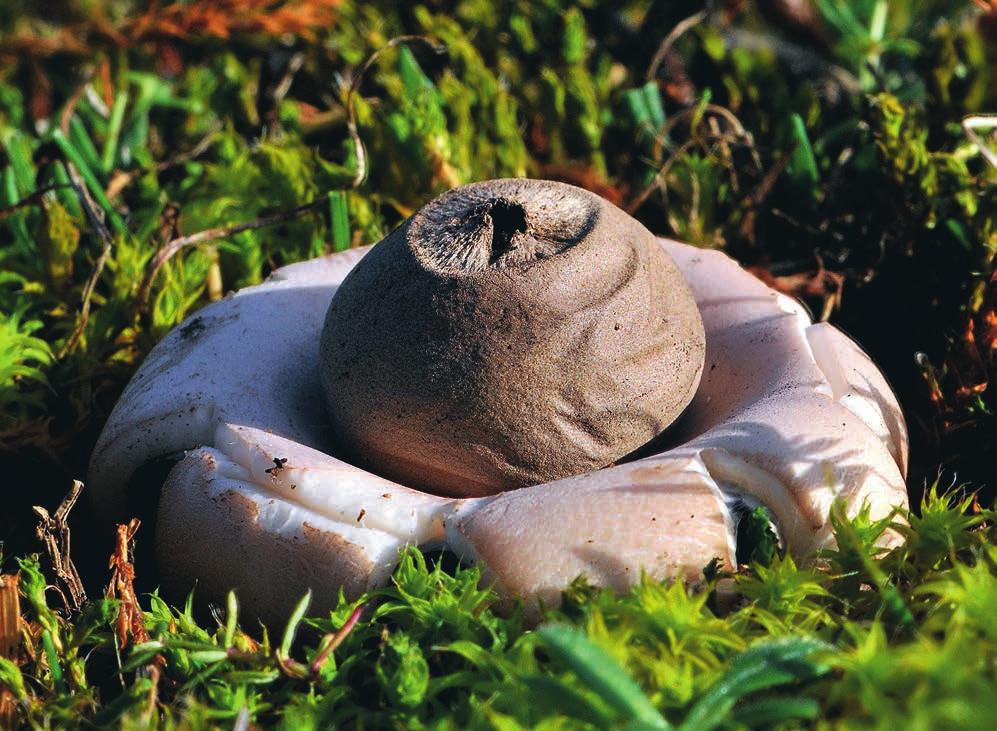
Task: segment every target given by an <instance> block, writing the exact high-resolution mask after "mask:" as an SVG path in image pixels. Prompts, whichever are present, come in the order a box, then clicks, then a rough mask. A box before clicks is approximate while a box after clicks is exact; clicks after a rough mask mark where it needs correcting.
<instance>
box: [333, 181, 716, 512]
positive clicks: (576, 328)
mask: <svg viewBox="0 0 997 731" xmlns="http://www.w3.org/2000/svg"><path fill="white" fill-rule="evenodd" d="M704 349H705V339H704V332H703V324H702V319H701V317H700V315H699V311H698V309H697V307H696V303H695V301H694V299H693V296H692V293H691V292H690V290H689V287H688V285H687V284H686V282H685V280H684V278H683V276H682V274H681V272H680V271H679V270H678V268H677V267H676V266H675V263H674V262H673V261H672V259H671V257H670V256H669V255H668V254H667V253H666V252H665V250H664V249H662V247H661V246H660V245H659V244H658V243H657V241H656V240H655V238H654V236H653V235H652V234H651V233H650V232H649V231H647V229H645V228H644V227H643V226H642V225H640V224H639V223H638V222H637V221H635V220H634V219H633V218H631V217H630V216H628V215H626V214H625V213H624V212H623V211H621V210H619V209H618V208H616V207H615V206H613V205H612V204H610V203H608V202H606V201H604V200H603V199H601V198H599V197H597V196H595V195H593V194H592V193H589V192H588V191H585V190H582V189H580V188H575V187H573V186H570V185H565V184H563V183H554V182H550V181H538V180H525V179H515V180H497V181H488V182H485V183H476V184H473V185H467V186H463V187H461V188H457V189H454V190H452V191H450V192H448V193H446V194H444V195H442V196H440V197H439V198H437V199H436V200H434V201H432V202H431V203H429V204H428V205H427V206H425V207H424V208H422V209H421V210H420V211H419V212H417V213H416V214H415V215H414V216H413V217H412V218H410V219H409V220H408V221H406V222H405V223H404V224H403V225H402V226H401V227H399V228H398V229H397V230H396V231H395V232H393V233H392V234H391V235H389V236H388V237H387V238H386V239H384V240H383V241H382V242H381V243H380V244H378V245H377V246H375V247H374V248H373V249H372V251H371V252H370V254H368V255H367V256H366V257H364V259H363V260H362V262H361V263H360V264H359V265H358V266H357V267H356V268H355V269H354V270H353V271H352V272H351V273H350V274H349V275H348V276H347V277H346V279H345V280H344V281H343V284H342V286H341V287H340V288H339V291H338V292H337V294H336V296H335V297H334V299H333V301H332V303H331V305H330V307H329V310H328V314H327V316H326V319H325V326H324V329H323V331H322V340H321V356H320V357H321V367H322V382H323V386H324V389H325V394H326V402H327V404H328V408H329V415H330V417H331V421H332V427H333V430H334V433H335V434H336V436H337V438H338V440H339V442H340V444H341V445H342V446H343V447H344V448H345V454H347V456H348V457H349V458H350V460H351V461H353V462H354V463H356V464H359V465H361V466H363V467H365V468H367V469H369V470H371V471H373V472H376V473H378V474H381V475H384V476H385V477H388V478H390V479H392V480H395V481H398V482H400V483H402V484H406V485H409V486H413V487H418V488H420V489H425V490H429V491H432V492H436V493H438V494H448V495H457V496H474V495H487V494H492V493H496V492H500V491H503V490H510V489H515V488H519V487H525V486H528V485H535V484H540V483H544V482H549V481H551V480H556V479H560V478H564V477H568V476H571V475H576V474H582V473H586V472H590V471H592V470H597V469H599V468H602V467H605V466H606V465H608V464H611V463H613V462H615V461H617V460H619V459H620V458H622V457H624V456H626V455H627V454H629V453H630V452H632V451H634V450H635V449H637V448H638V447H641V446H642V445H644V444H646V443H647V442H648V441H650V440H651V439H653V438H654V437H655V436H657V435H658V434H660V433H661V432H662V431H663V430H664V429H665V428H666V427H668V426H669V424H671V423H672V422H673V421H675V419H676V418H677V417H678V416H679V415H680V414H681V413H682V411H683V409H685V407H686V406H687V405H688V404H689V402H690V401H691V400H692V397H693V395H694V394H695V391H696V386H697V384H698V383H699V379H700V376H701V373H702V368H703V359H704Z"/></svg>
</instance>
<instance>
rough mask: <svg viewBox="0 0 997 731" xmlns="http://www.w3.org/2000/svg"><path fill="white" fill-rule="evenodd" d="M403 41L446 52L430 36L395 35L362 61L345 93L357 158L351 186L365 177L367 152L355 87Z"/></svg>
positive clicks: (350, 130)
mask: <svg viewBox="0 0 997 731" xmlns="http://www.w3.org/2000/svg"><path fill="white" fill-rule="evenodd" d="M404 43H424V44H426V45H427V46H429V47H430V48H431V49H433V52H434V53H446V50H447V47H446V46H444V45H443V44H441V43H437V42H436V41H434V40H433V39H432V38H427V37H426V36H396V37H395V38H392V39H391V40H390V41H388V42H387V43H386V44H385V45H384V46H382V47H381V48H379V49H377V50H376V51H374V52H373V53H372V54H370V56H368V57H367V60H366V61H364V62H363V64H362V65H361V66H360V69H359V71H357V73H356V74H355V75H354V77H353V80H352V81H351V82H350V90H349V91H348V92H347V93H346V127H347V130H349V133H350V139H351V140H353V151H354V153H355V155H356V158H357V169H356V172H354V174H353V182H352V186H351V187H353V188H359V187H360V186H361V185H362V184H363V181H364V180H365V179H366V178H367V153H366V151H365V150H364V146H363V140H362V139H361V138H360V132H359V131H358V130H357V115H356V110H355V109H354V108H353V95H354V94H356V92H357V89H359V88H360V82H361V81H363V77H364V74H366V73H367V71H368V69H370V67H371V66H373V65H374V62H375V61H376V60H377V59H378V58H379V57H380V55H381V54H382V53H384V52H385V51H387V50H388V49H391V48H395V47H397V46H400V45H402V44H404Z"/></svg>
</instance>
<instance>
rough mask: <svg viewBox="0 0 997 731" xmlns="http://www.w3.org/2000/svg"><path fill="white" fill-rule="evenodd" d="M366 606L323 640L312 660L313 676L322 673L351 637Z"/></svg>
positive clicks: (358, 608)
mask: <svg viewBox="0 0 997 731" xmlns="http://www.w3.org/2000/svg"><path fill="white" fill-rule="evenodd" d="M365 606H366V605H364V604H360V605H359V606H358V607H357V608H356V609H354V610H353V611H352V612H351V613H350V616H349V617H348V618H347V620H346V621H345V622H344V623H343V626H342V627H340V628H339V629H338V630H336V631H335V632H330V633H329V634H327V635H326V636H325V637H323V638H322V643H321V644H320V646H319V647H320V649H319V651H318V652H317V653H315V659H314V660H312V666H311V671H312V675H315V676H317V675H318V674H319V673H320V672H321V671H322V666H323V665H325V663H326V661H327V660H328V659H329V656H330V655H332V653H334V652H335V651H336V648H338V647H339V646H340V645H341V644H343V641H344V640H345V639H346V638H347V637H348V636H349V634H350V632H352V631H353V628H354V627H355V626H356V624H357V622H359V621H360V615H362V614H363V610H364V609H365Z"/></svg>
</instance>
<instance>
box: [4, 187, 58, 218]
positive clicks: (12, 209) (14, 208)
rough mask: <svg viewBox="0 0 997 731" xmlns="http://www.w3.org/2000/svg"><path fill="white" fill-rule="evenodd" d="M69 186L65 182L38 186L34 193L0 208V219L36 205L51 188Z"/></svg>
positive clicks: (56, 188)
mask: <svg viewBox="0 0 997 731" xmlns="http://www.w3.org/2000/svg"><path fill="white" fill-rule="evenodd" d="M71 187H72V186H71V185H66V184H65V183H53V184H52V185H46V186H45V187H43V188H39V189H38V190H36V191H35V192H34V193H32V194H31V195H29V196H27V197H25V198H22V199H21V200H19V201H18V202H17V203H15V204H14V205H11V206H6V207H4V208H0V221H2V220H3V219H5V218H7V217H9V216H12V215H13V214H15V213H17V212H18V211H19V210H21V209H22V208H27V207H29V206H36V205H38V204H39V203H41V202H42V199H43V198H44V197H45V194H46V193H51V192H52V191H53V190H59V189H60V188H71Z"/></svg>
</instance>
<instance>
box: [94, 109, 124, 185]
mask: <svg viewBox="0 0 997 731" xmlns="http://www.w3.org/2000/svg"><path fill="white" fill-rule="evenodd" d="M127 105H128V92H127V91H119V92H118V93H117V95H116V96H115V97H114V108H113V109H112V110H111V123H110V125H109V126H108V128H107V137H106V138H105V139H104V154H103V156H102V157H101V159H100V169H101V170H103V171H104V174H105V175H106V174H108V173H110V172H111V171H112V170H113V169H114V158H115V157H116V155H117V152H118V138H119V137H120V135H121V123H122V122H124V120H125V107H126V106H127Z"/></svg>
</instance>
